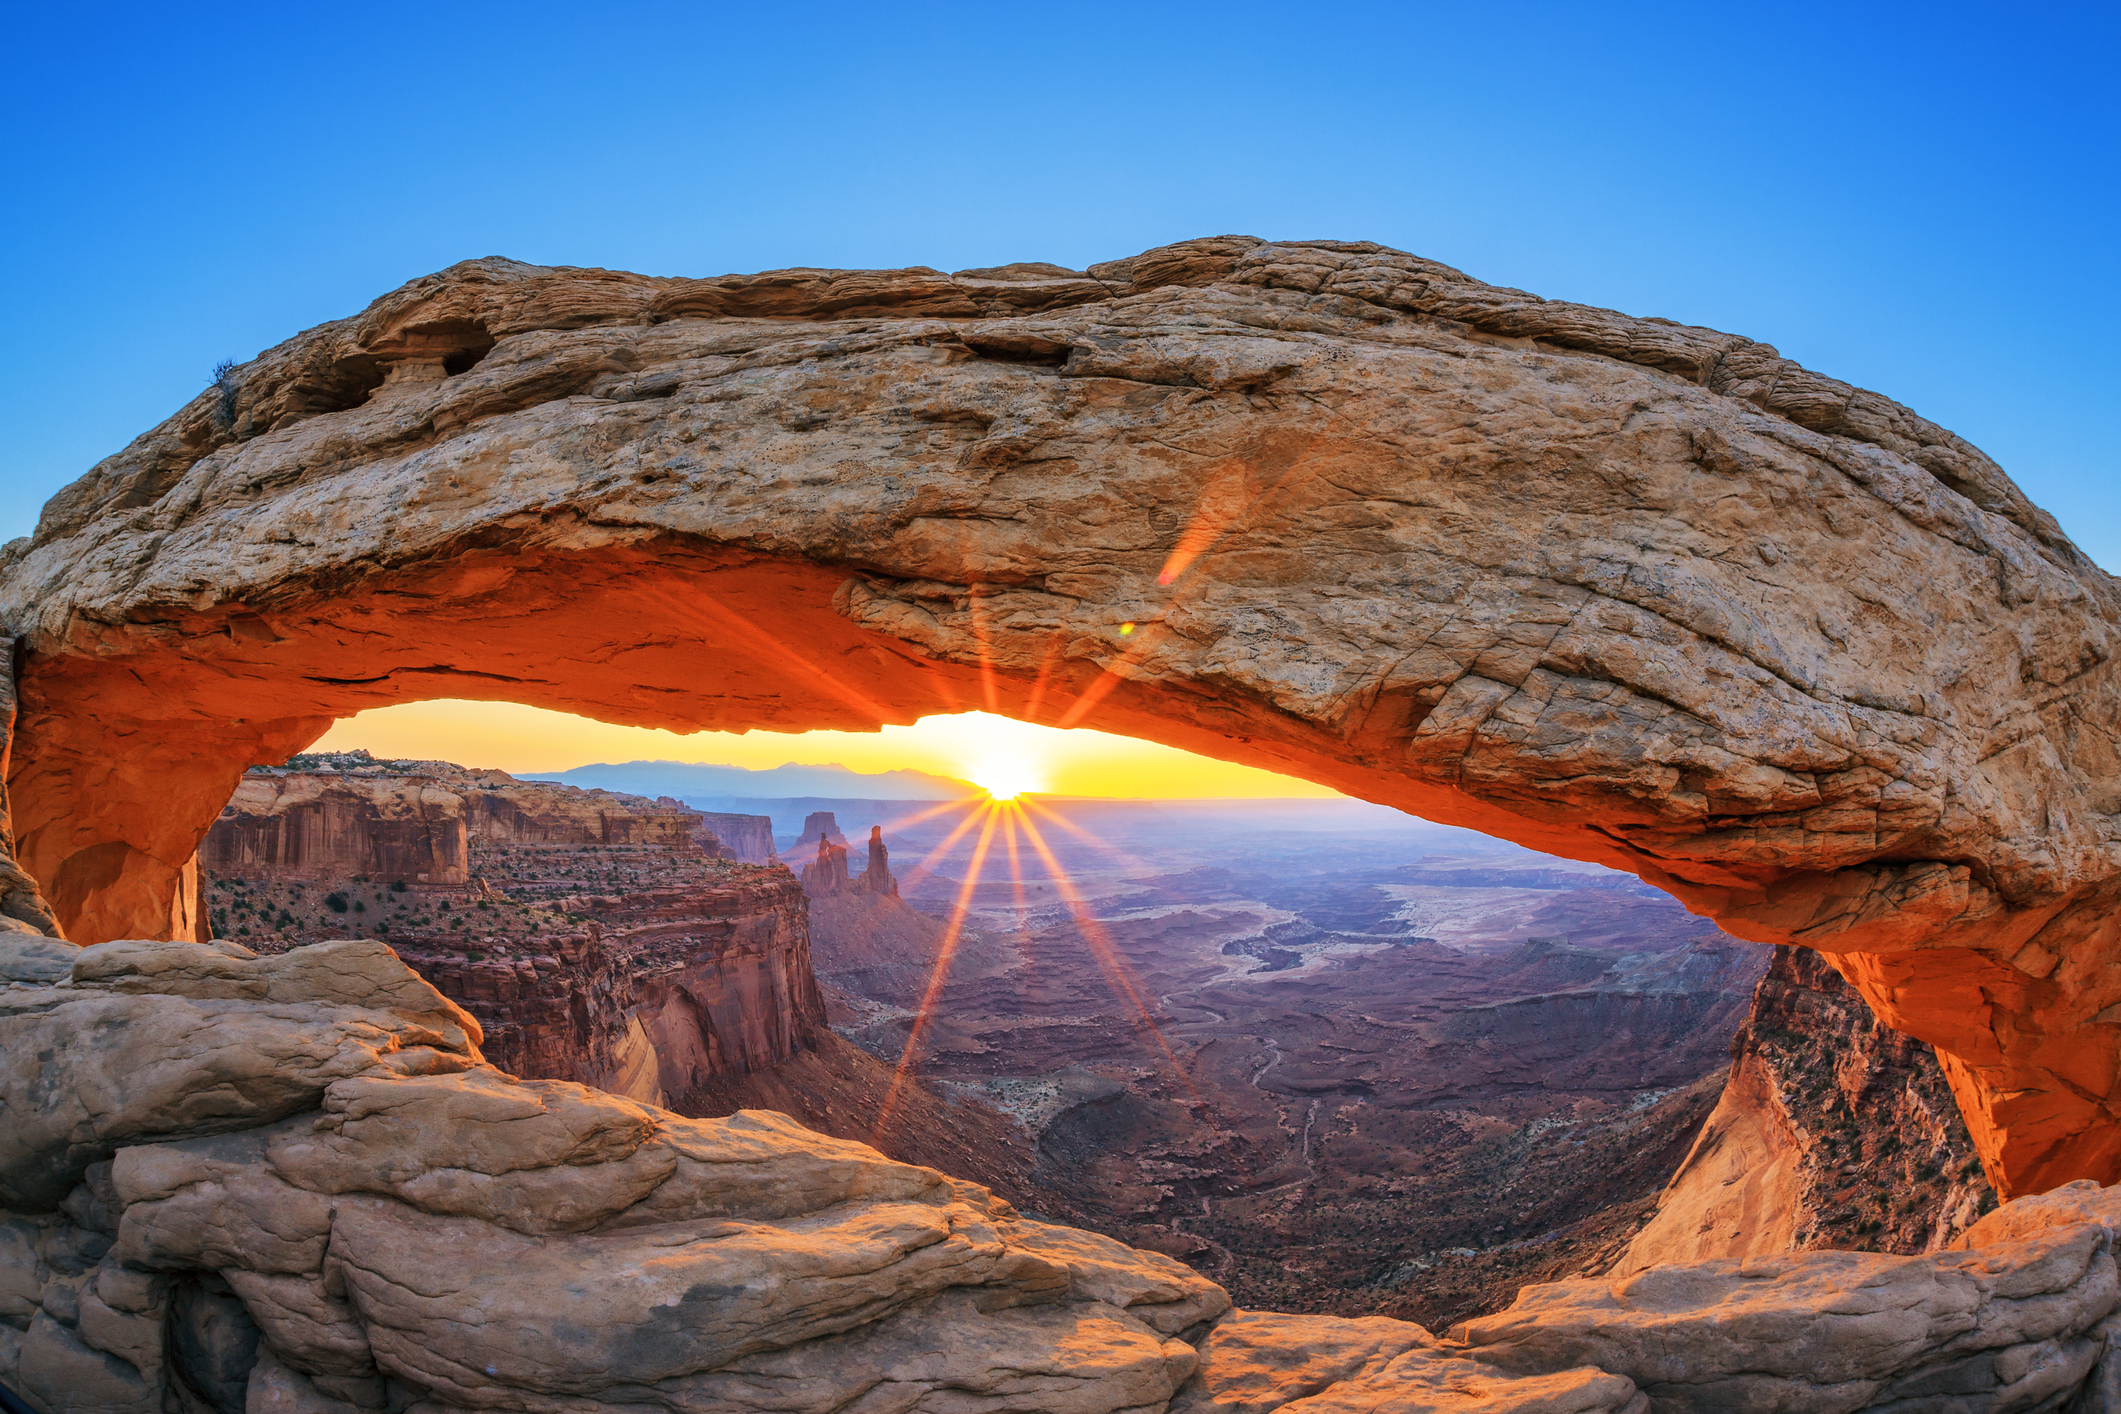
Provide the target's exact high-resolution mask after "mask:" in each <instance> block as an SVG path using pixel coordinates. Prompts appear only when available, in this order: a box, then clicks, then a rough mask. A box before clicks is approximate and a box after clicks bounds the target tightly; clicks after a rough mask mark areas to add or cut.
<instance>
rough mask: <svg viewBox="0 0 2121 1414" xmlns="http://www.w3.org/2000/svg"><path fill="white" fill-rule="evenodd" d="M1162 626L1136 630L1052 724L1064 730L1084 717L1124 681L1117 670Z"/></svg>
mask: <svg viewBox="0 0 2121 1414" xmlns="http://www.w3.org/2000/svg"><path fill="white" fill-rule="evenodd" d="M1162 627H1163V625H1161V624H1144V625H1143V626H1142V627H1141V629H1140V631H1138V632H1137V633H1136V634H1135V635H1134V642H1133V643H1132V644H1130V645H1128V647H1127V650H1126V651H1125V652H1123V653H1121V654H1120V655H1119V656H1118V657H1117V658H1114V659H1112V660H1111V661H1110V662H1108V663H1106V664H1105V666H1104V669H1103V670H1102V671H1101V672H1099V674H1098V675H1097V676H1096V677H1095V678H1093V679H1092V680H1091V682H1090V685H1089V686H1088V687H1086V688H1084V689H1083V690H1082V692H1081V693H1080V694H1079V695H1077V697H1076V699H1075V702H1074V703H1073V705H1071V706H1070V707H1069V708H1068V710H1067V711H1065V712H1063V713H1061V715H1060V719H1059V720H1058V721H1056V722H1055V723H1054V724H1053V725H1054V726H1056V727H1059V728H1060V729H1061V730H1063V731H1066V730H1067V729H1068V728H1070V727H1073V726H1075V725H1077V724H1078V723H1080V722H1081V721H1082V720H1083V718H1084V717H1086V716H1088V715H1089V714H1090V713H1091V712H1092V711H1093V710H1094V709H1095V708H1096V707H1097V704H1098V703H1100V702H1102V701H1104V700H1105V698H1106V696H1107V695H1108V694H1110V693H1111V691H1112V689H1114V688H1116V687H1118V686H1119V685H1120V684H1121V683H1122V682H1124V681H1126V679H1125V678H1123V677H1121V676H1120V670H1121V669H1122V668H1125V667H1127V666H1129V665H1130V664H1132V663H1134V662H1135V661H1136V660H1138V659H1140V658H1141V657H1142V656H1143V655H1144V654H1146V653H1147V652H1148V651H1149V649H1150V647H1151V646H1152V644H1153V641H1154V640H1156V639H1157V638H1159V637H1160V636H1161V635H1160V633H1159V630H1161V629H1162Z"/></svg>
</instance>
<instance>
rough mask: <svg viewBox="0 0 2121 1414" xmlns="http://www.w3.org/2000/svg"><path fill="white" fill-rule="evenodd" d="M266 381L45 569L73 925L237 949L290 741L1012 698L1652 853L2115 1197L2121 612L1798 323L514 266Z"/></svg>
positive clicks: (190, 433) (16, 611)
mask: <svg viewBox="0 0 2121 1414" xmlns="http://www.w3.org/2000/svg"><path fill="white" fill-rule="evenodd" d="M238 378H239V380H240V381H239V385H238V388H237V391H236V393H235V396H234V398H233V406H232V408H231V407H229V406H228V405H227V404H226V403H225V402H224V400H223V398H222V397H221V395H220V394H219V392H218V391H210V392H208V393H205V394H202V395H200V397H199V398H197V399H195V400H194V402H193V403H192V404H191V405H189V406H188V407H187V408H185V409H184V410H183V411H182V412H180V413H179V414H178V415H177V416H176V417H174V418H172V419H171V420H170V421H169V422H167V423H165V424H163V425H162V426H161V427H159V428H157V429H155V430H154V431H152V432H150V433H148V434H146V435H145V436H143V437H142V438H140V439H139V440H138V441H136V442H135V443H133V445H131V446H130V447H128V448H127V449H126V450H125V451H123V452H121V453H119V454H118V455H116V456H114V457H112V458H110V459H108V460H107V461H105V462H104V463H102V464H100V465H99V466H97V467H96V468H95V469H94V470H92V471H91V472H90V473H89V474H88V475H87V476H85V477H83V478H82V479H81V480H80V481H79V482H77V483H75V484H74V485H73V486H71V487H69V488H67V490H65V491H64V492H62V493H61V494H60V495H59V496H58V497H56V498H55V499H54V500H53V502H52V503H51V505H50V506H49V507H47V509H46V512H45V516H44V520H43V523H42V524H41V525H40V527H39V530H38V532H37V535H36V537H35V538H34V541H33V542H22V541H17V542H14V544H12V545H11V546H9V547H8V549H7V551H6V558H5V560H4V561H0V613H4V616H5V624H6V627H7V631H8V632H10V633H12V634H13V635H14V636H15V638H16V640H17V650H16V660H17V673H18V678H19V690H20V697H21V715H20V720H19V723H18V727H17V731H16V734H15V740H14V743H13V754H12V760H11V762H10V764H9V768H8V785H9V791H10V794H11V798H12V807H13V823H14V831H15V840H16V846H17V853H18V856H19V858H20V860H21V863H22V864H23V866H24V867H25V868H26V869H27V871H28V874H29V875H30V876H33V877H34V879H35V880H36V881H37V882H38V883H39V884H41V885H42V890H43V895H44V897H45V898H46V899H48V900H49V901H50V905H51V907H52V909H53V910H54V912H55V913H56V915H57V918H58V921H59V923H60V924H61V925H62V926H63V927H64V929H65V931H66V933H67V935H68V936H70V937H72V938H74V939H76V940H77V941H82V942H95V941H101V940H103V939H108V938H113V937H148V936H180V937H181V936H192V935H193V934H194V933H195V930H196V929H197V927H198V923H197V905H196V888H195V882H194V879H195V876H194V875H193V874H191V873H189V872H188V871H189V870H190V865H189V861H190V860H191V858H192V853H193V850H194V849H195V847H196V846H197V844H198V841H199V839H200V838H201V836H202V835H203V833H204V831H205V830H206V828H207V825H208V824H209V822H210V821H211V820H212V819H213V817H214V814H215V812H216V811H217V810H218V809H219V807H220V805H221V803H222V802H223V801H224V800H226V799H227V797H228V794H229V792H230V790H231V788H232V787H233V785H234V783H235V781H236V779H237V777H238V775H239V774H240V772H241V771H242V769H243V768H244V766H245V765H246V764H249V763H251V762H257V761H267V760H276V759H279V758H280V757H282V756H284V755H285V754H286V753H288V752H290V751H293V750H297V749H299V748H300V747H302V746H303V745H305V744H307V743H308V742H310V741H312V740H314V739H315V738H316V737H317V736H318V735H320V734H321V733H322V732H323V731H324V729H325V728H326V727H327V725H328V724H329V723H330V721H331V720H332V719H334V718H336V717H340V716H345V715H348V714H350V713H352V712H356V711H359V710H361V709H363V708H367V707H374V706H380V705H384V704H386V703H392V702H401V701H408V700H414V699H419V698H429V697H442V696H449V697H476V698H491V699H506V700H511V701H519V702H527V703H533V704H536V705H540V706H546V707H554V708H560V709H564V710H567V711H572V712H578V713H583V714H587V715H590V716H595V717H599V718H602V719H605V720H610V721H617V722H628V723H636V724H641V725H653V726H665V727H674V728H679V729H694V728H706V727H717V728H745V727H774V728H779V729H795V728H802V727H823V726H832V727H872V726H875V725H877V724H878V723H881V722H887V721H908V720H911V719H912V718H914V717H916V716H919V715H922V714H925V713H931V712H948V711H957V710H965V709H970V708H984V709H988V710H996V711H1001V712H1005V713H1009V714H1012V715H1016V716H1020V717H1024V718H1027V719H1030V720H1036V721H1045V722H1060V723H1064V724H1069V725H1075V724H1094V725H1097V726H1099V727H1103V728H1106V729H1109V730H1116V731H1121V732H1126V733H1130V734H1133V735H1137V736H1142V737H1149V738H1154V739H1157V740H1161V741H1165V742H1169V743H1172V744H1175V745H1179V746H1183V747H1188V748H1191V749H1194V750H1198V751H1203V752H1207V753H1209V754H1212V755H1215V756H1220V757H1223V758H1226V759H1231V760H1238V761H1245V762H1250V763H1254V764H1258V765H1262V766H1267V767H1270V768H1273V769H1277V770H1282V771H1287V772H1292V773H1294V774H1298V775H1302V776H1305V777H1308V778H1310V779H1312V780H1317V781H1323V782H1326V783H1329V784H1332V785H1335V786H1338V787H1340V788H1341V789H1343V790H1346V791H1348V792H1350V793H1352V794H1355V795H1359V796H1362V797H1365V798H1367V799H1370V800H1375V801H1380V802H1383V803H1386V804H1390V805H1395V806H1399V807H1401V808H1404V809H1408V810H1411V811H1414V812H1417V813H1419V814H1422V815H1426V816H1428V817H1430V818H1433V819H1438V820H1444V821H1448V822H1452V823H1457V824H1464V825H1470V826H1473V827H1475V828H1478V829H1482V830H1485V831H1488V832H1489V833H1492V834H1495V835H1499V836H1502V837H1505V838H1508V839H1512V840H1516V841H1519V842H1522V843H1524V844H1528V845H1531V846H1534V847H1537V848H1540V849H1544V850H1550V851H1553V852H1555V853H1559V854H1565V855H1569V856H1573V857H1576V858H1580V859H1591V860H1597V861H1599V862H1601V863H1604V864H1609V865H1612V866H1614V867H1616V868H1621V869H1627V870H1632V871H1634V872H1635V873H1637V874H1639V875H1641V876H1642V877H1643V878H1645V879H1647V880H1649V881H1651V882H1653V883H1656V884H1658V885H1660V886H1662V887H1664V888H1667V889H1669V890H1670V891H1671V892H1673V893H1674V894H1676V895H1677V896H1678V897H1679V898H1681V899H1682V900H1683V901H1684V902H1685V903H1686V904H1687V905H1688V906H1689V907H1691V908H1693V909H1694V910H1696V911H1697V912H1701V913H1704V914H1707V915H1709V916H1712V917H1714V918H1716V919H1717V920H1718V921H1719V922H1721V923H1722V924H1723V925H1724V926H1725V927H1726V928H1728V929H1730V930H1731V931H1732V932H1734V933H1737V934H1738V935H1740V936H1742V937H1746V938H1750V939H1753V940H1756V941H1760V942H1796V943H1803V944H1806V945H1809V946H1812V947H1816V948H1819V949H1821V950H1822V951H1824V952H1826V953H1828V954H1829V955H1830V956H1831V957H1832V958H1833V960H1834V961H1835V963H1836V965H1837V966H1839V967H1841V968H1842V969H1843V970H1844V971H1845V972H1846V973H1847V974H1848V975H1849V976H1850V977H1851V978H1852V979H1853V980H1855V981H1856V983H1857V984H1858V985H1859V986H1860V987H1861V988H1862V990H1863V992H1864V995H1865V996H1866V997H1867V998H1868V999H1869V1000H1870V1002H1871V1004H1872V1005H1873V1007H1874V1008H1875V1009H1876V1010H1877V1011H1878V1012H1879V1014H1880V1015H1881V1016H1883V1017H1884V1018H1885V1019H1886V1020H1888V1021H1889V1022H1891V1023H1892V1024H1894V1025H1896V1026H1899V1027H1901V1028H1903V1029H1905V1030H1907V1031H1909V1032H1912V1033H1913V1034H1915V1035H1917V1036H1919V1037H1921V1038H1923V1039H1925V1040H1928V1041H1932V1042H1934V1043H1935V1044H1936V1045H1937V1046H1938V1047H1939V1049H1940V1051H1941V1052H1942V1053H1943V1055H1944V1057H1945V1062H1946V1066H1947V1069H1948V1071H1949V1073H1950V1074H1951V1076H1952V1079H1953V1083H1954V1086H1955V1089H1956V1091H1957V1093H1958V1095H1959V1098H1960V1102H1961V1104H1962V1106H1963V1108H1964V1109H1965V1110H1966V1113H1967V1117H1968V1120H1969V1122H1970V1124H1971V1126H1972V1128H1973V1130H1974V1132H1975V1134H1976V1136H1977V1139H1978V1141H1979V1142H1980V1144H1981V1146H1982V1149H1983V1152H1984V1154H1985V1156H1986V1158H1987V1161H1988V1163H1989V1166H1990V1171H1991V1177H1992V1179H1993V1180H1994V1181H1995V1182H1996V1184H1997V1186H1998V1188H1999V1189H2001V1190H2003V1191H2004V1192H2006V1193H2023V1192H2028V1191H2036V1190H2040V1189H2044V1188H2047V1187H2051V1186H2053V1185H2054V1184H2056V1183H2058V1182H2061V1181H2064V1180H2068V1179H2072V1178H2078V1177H2085V1176H2090V1177H2096V1178H2099V1179H2101V1180H2102V1181H2108V1182H2111V1181H2113V1180H2115V1179H2117V1178H2121V1124H2117V1123H2116V1118H2115V1115H2114V1112H2113V1110H2114V1106H2115V1104H2116V1103H2117V1099H2121V1089H2117V1085H2121V1082H2117V1065H2121V1044H2117V1043H2121V1024H2117V1021H2116V1020H2115V1018H2121V968H2117V967H2116V966H2115V959H2116V957H2117V956H2121V936H2117V933H2116V924H2115V922H2114V919H2115V917H2116V912H2115V904H2116V902H2117V897H2121V746H2117V730H2121V728H2117V722H2121V676H2117V671H2121V670H2117V669H2116V667H2115V664H2114V661H2113V647H2114V643H2115V639H2116V631H2117V626H2121V591H2117V587H2116V583H2115V581H2114V580H2113V579H2112V578H2111V577H2109V576H2108V575H2106V574H2104V573H2103V572H2101V571H2100V570H2099V569H2097V568H2096V567H2095V566H2094V565H2092V564H2091V563H2090V561H2089V560H2087V559H2086V558H2085V556H2084V555H2083V554H2082V553H2081V552H2079V551H2078V550H2077V549H2076V548H2075V547H2074V546H2073V545H2071V544H2070V542H2069V541H2068V540H2067V538H2066V537H2064V535H2063V534H2062V532H2061V531H2060V529H2059V528H2058V527H2057V526H2056V525H2055V523H2054V521H2053V520H2052V519H2051V518H2050V517H2048V516H2047V515H2045V514H2044V513H2043V512H2041V511H2039V510H2037V509H2036V508H2034V507H2033V506H2031V505H2030V504H2029V503H2028V502H2027V501H2026V500H2025V498H2024V496H2023V495H2022V494H2021V493H2020V492H2019V491H2018V490H2017V488H2016V487H2014V486H2013V485H2012V484H2011V483H2010V481H2009V480H2008V478H2007V477H2005V476H2004V474H2003V473H2002V472H2001V471H2000V470H1999V469H1998V468H1997V467H1996V466H1995V465H1994V464H1993V463H1992V462H1990V461H1989V460H1988V459H1987V458H1986V457H1984V456H1983V455H1982V454H1981V453H1980V452H1979V451H1977V450H1976V449H1974V448H1973V447H1971V446H1969V445H1968V444H1966V443H1965V442H1963V441H1961V440H1960V439H1958V438H1957V437H1955V436H1953V435H1952V434H1950V433H1948V432H1946V431H1944V430H1943V429H1941V428H1938V427H1936V426H1935V425H1933V424H1931V423H1928V422H1926V421H1924V420H1923V419H1921V418H1919V417H1917V416H1916V415H1914V414H1913V413H1911V412H1909V411H1908V410H1907V409H1905V408H1902V407H1899V406H1898V405H1897V404H1894V403H1891V402H1889V401H1887V400H1885V399H1883V398H1881V397H1878V396H1876V395H1875V394H1871V393H1867V392H1863V391H1861V390H1858V389H1854V388H1850V387H1849V386H1847V385H1845V384H1840V383H1836V382H1833V381H1832V380H1829V379H1826V378H1822V377H1819V376H1818V375H1815V374H1812V373H1809V372H1807V371H1806V370H1804V369H1802V368H1800V367H1798V366H1797V365H1795V364H1793V363H1790V362H1789V361H1787V360H1784V359H1782V358H1780V357H1779V355H1777V354H1776V353H1775V351H1774V350H1773V349H1770V348H1767V347H1766V346H1764V345H1760V344H1755V343H1751V342H1749V341H1747V340H1744V339H1740V338H1735V337H1733V336H1729V335H1724V334H1718V333H1715V332H1713V331H1710V330H1706V329H1698V328H1690V327H1685V326H1681V325H1676V324H1671V323H1668V322H1665V321H1660V320H1643V319H1634V318H1629V317H1626V316H1622V315H1618V314H1614V313H1611V312H1608V311H1602V310H1595V309H1587V308H1584V307H1581V306H1575V305H1567V304H1559V303H1551V302H1546V301H1542V300H1539V299H1538V298H1536V297H1534V296H1530V295H1526V294H1523V293H1521V292H1518V291H1514V290H1507V289H1498V288H1495V287H1491V286H1486V285H1482V284H1479V283H1477V282H1475V281H1472V280H1470V279H1469V278H1467V277H1466V276H1464V275H1462V274H1460V273H1459V272H1457V271H1454V270H1451V269H1449V268H1447V267H1444V266H1440V265H1437V264H1435V263H1433V262H1430V261H1425V260H1421V259H1419V258H1417V257H1413V256H1409V255H1405V254H1402V253H1400V252H1396V251H1391V250H1387V249H1384V248H1381V247H1378V246H1374V245H1368V244H1351V243H1341V242H1300V243H1262V242H1259V241H1256V240H1252V239H1249V238H1239V237H1223V238H1216V239H1210V240H1203V241H1194V242H1188V243H1186V244H1183V245H1179V246H1172V247H1166V248H1163V249H1159V250H1154V251H1150V252H1147V253H1146V254H1144V255H1141V256H1137V257H1134V258H1133V259H1130V260H1123V261H1117V262H1114V263H1112V264H1108V265H1101V266H1096V267H1093V268H1092V269H1091V270H1090V271H1088V272H1072V271H1064V270H1060V269H1059V268H1057V267H1052V266H1041V265H1019V266H1009V267H1004V268H1000V269H994V270H983V271H963V272H959V273H958V274H957V275H955V276H945V275H942V274H940V273H938V272H935V271H932V270H926V269H913V270H901V271H881V272H878V271H817V270H796V271H782V272H774V273H771V274H766V275H757V276H730V277H724V278H721V279H715V280H681V279H660V278H651V277H645V276H637V275H629V274H623V273H617V272H609V271H601V270H576V269H545V268H539V267H532V266H525V265H520V264H516V263H513V262H509V261H503V260H482V261H473V262H467V263H465V264H462V265H458V266H455V267H452V268H451V269H449V270H447V271H444V272H442V273H440V274H438V275H434V276H430V277H428V278H426V279H423V280H418V281H415V282H413V283H412V284H410V285H407V286H405V287H404V288H403V289H401V290H398V291H396V292H394V293H392V294H390V295H387V296H385V297H384V298H382V299H380V300H378V301H377V302H376V303H375V304H374V305H372V306H370V307H369V308H368V309H367V310H366V311H365V312H363V313H362V314H361V315H359V316H357V317H355V318H352V319H347V320H342V321H338V322H336V323H332V324H327V325H323V326H320V327H318V328H316V329H313V330H310V331H308V332H307V333H304V334H302V335H300V336H298V337H296V338H294V339H291V340H289V341H288V342H287V343H285V344H282V345H280V346H279V347H277V348H275V349H272V350H270V351H269V352H267V353H266V354H264V355H262V356H260V357H259V358H258V359H257V360H256V361H254V362H253V363H251V364H250V365H248V366H247V367H245V368H244V369H242V370H240V371H239V373H238ZM1128 626H1131V628H1129V627H1128ZM5 906H6V908H7V910H8V911H10V912H12V913H13V914H14V915H16V916H17V917H18V918H27V919H31V920H36V919H38V918H41V917H42V915H41V914H40V913H39V911H38V910H39V907H40V905H39V903H38V901H37V899H36V897H35V895H34V893H33V892H32V891H31V889H30V888H29V886H28V883H27V880H25V879H22V878H20V877H17V879H16V883H15V887H14V892H13V893H11V894H9V895H8V901H7V902H6V904H5Z"/></svg>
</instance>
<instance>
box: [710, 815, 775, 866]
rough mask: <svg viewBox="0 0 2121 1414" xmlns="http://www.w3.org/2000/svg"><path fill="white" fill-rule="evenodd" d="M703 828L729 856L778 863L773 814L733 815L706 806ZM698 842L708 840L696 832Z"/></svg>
mask: <svg viewBox="0 0 2121 1414" xmlns="http://www.w3.org/2000/svg"><path fill="white" fill-rule="evenodd" d="M700 828H701V829H704V830H706V831H707V832H709V833H711V834H712V835H713V836H714V848H715V849H716V850H717V851H719V852H720V854H721V855H722V857H723V858H725V859H734V860H737V861H739V862H741V863H744V864H778V863H780V862H781V857H780V855H779V854H777V853H776V852H775V851H774V848H773V817H772V816H771V815H729V814H723V813H720V812H718V811H713V810H706V811H702V812H701V813H700ZM694 839H695V842H697V843H701V844H703V845H704V844H705V841H703V840H700V839H699V834H698V831H697V830H696V831H695V832H694Z"/></svg>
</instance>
